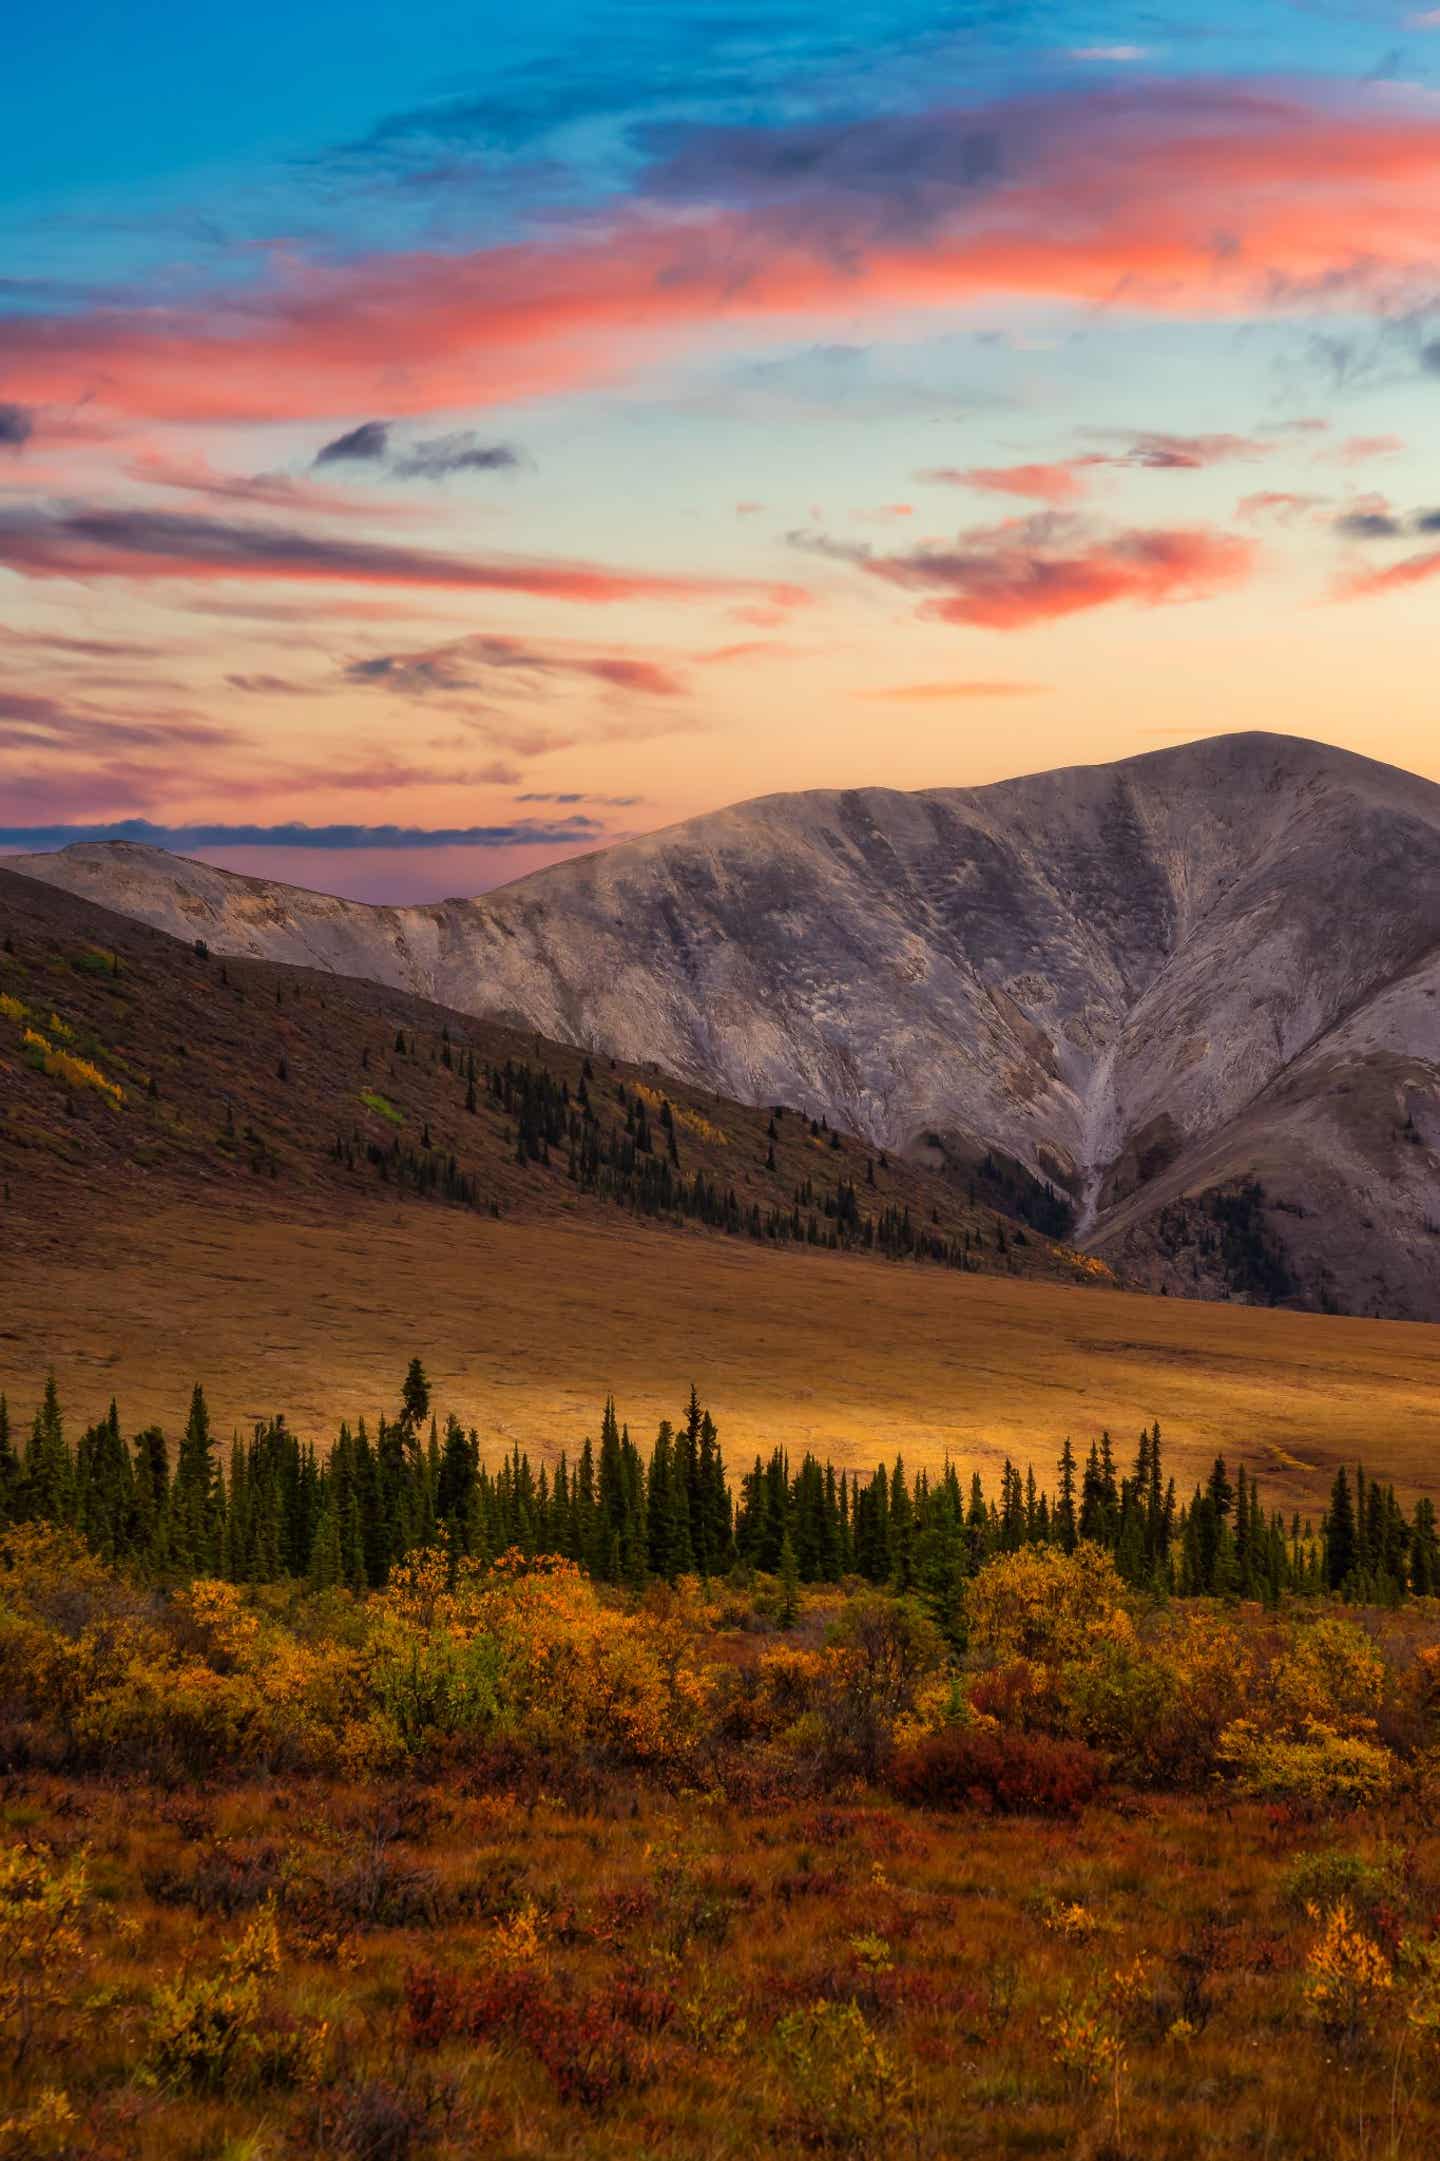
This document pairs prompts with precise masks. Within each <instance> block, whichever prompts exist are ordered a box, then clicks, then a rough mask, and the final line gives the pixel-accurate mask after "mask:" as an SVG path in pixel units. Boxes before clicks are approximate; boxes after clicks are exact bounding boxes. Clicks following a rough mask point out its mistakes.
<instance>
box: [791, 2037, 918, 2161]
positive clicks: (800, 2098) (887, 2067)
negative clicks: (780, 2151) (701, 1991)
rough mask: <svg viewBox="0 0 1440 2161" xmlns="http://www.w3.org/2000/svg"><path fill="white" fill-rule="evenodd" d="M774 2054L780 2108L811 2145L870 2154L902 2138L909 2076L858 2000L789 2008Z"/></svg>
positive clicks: (909, 2106)
mask: <svg viewBox="0 0 1440 2161" xmlns="http://www.w3.org/2000/svg"><path fill="white" fill-rule="evenodd" d="M773 2061H774V2072H775V2078H776V2083H777V2085H778V2088H779V2100H780V2113H781V2115H782V2117H783V2119H784V2120H785V2122H786V2124H787V2126H790V2127H792V2128H793V2129H794V2131H795V2132H796V2133H797V2134H798V2135H799V2136H800V2137H801V2138H802V2139H803V2140H804V2141H805V2142H806V2143H807V2144H810V2145H817V2146H826V2147H829V2148H831V2149H832V2150H836V2151H839V2152H844V2153H854V2154H868V2153H875V2152H880V2151H883V2150H885V2149H886V2148H887V2147H893V2146H894V2145H895V2144H896V2143H897V2134H898V2130H899V2125H900V2122H901V2120H902V2119H903V2118H904V2116H905V2115H906V2114H907V2113H908V2111H909V2110H910V2108H911V2106H912V2095H911V2088H910V2082H909V2079H908V2077H907V2075H906V2073H905V2072H904V2070H903V2069H902V2068H901V2065H900V2063H899V2061H898V2059H897V2058H896V2056H895V2055H894V2054H893V2052H892V2051H891V2049H890V2048H889V2046H888V2045H887V2044H886V2043H885V2042H884V2041H883V2040H882V2039H881V2037H880V2036H879V2035H878V2034H877V2033H876V2032H875V2030H874V2028H873V2027H872V2026H871V2025H870V2023H869V2021H868V2020H867V2019H866V2017H865V2014H864V2012H863V2011H861V2009H860V2008H859V2006H858V2005H857V2004H854V2003H836V2002H832V2001H828V2000H821V2001H819V2002H816V2003H812V2004H808V2005H806V2006H805V2007H804V2008H803V2009H802V2010H796V2011H790V2012H787V2013H786V2015H785V2016H784V2017H783V2018H782V2019H780V2020H779V2022H778V2023H777V2025H776V2027H775V2033H774V2041H773Z"/></svg>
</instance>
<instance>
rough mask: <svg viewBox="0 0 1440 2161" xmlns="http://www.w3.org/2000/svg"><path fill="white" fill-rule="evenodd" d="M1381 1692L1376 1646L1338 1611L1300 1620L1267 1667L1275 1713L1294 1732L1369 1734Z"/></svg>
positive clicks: (1382, 1681)
mask: <svg viewBox="0 0 1440 2161" xmlns="http://www.w3.org/2000/svg"><path fill="white" fill-rule="evenodd" d="M1384 1694H1385V1660H1384V1656H1383V1655H1382V1653H1381V1651H1380V1649H1379V1646H1378V1645H1377V1644H1376V1643H1374V1642H1373V1641H1372V1639H1371V1638H1370V1637H1369V1636H1368V1635H1367V1634H1366V1633H1365V1631H1364V1629H1363V1628H1360V1627H1358V1626H1357V1625H1356V1623H1355V1622H1354V1621H1347V1620H1344V1619H1342V1618H1341V1617H1340V1616H1339V1615H1338V1614H1329V1613H1327V1614H1322V1615H1320V1616H1319V1617H1318V1618H1317V1619H1315V1620H1307V1621H1302V1622H1300V1623H1299V1624H1298V1625H1297V1626H1296V1628H1295V1630H1294V1632H1293V1634H1292V1636H1291V1638H1290V1641H1289V1644H1288V1645H1287V1647H1286V1649H1285V1650H1284V1651H1283V1652H1282V1653H1281V1655H1280V1657H1279V1658H1278V1659H1277V1660H1276V1661H1275V1664H1274V1665H1273V1666H1272V1668H1271V1670H1270V1695H1271V1699H1272V1703H1273V1707H1274V1715H1275V1717H1276V1719H1277V1720H1278V1721H1280V1722H1281V1723H1283V1724H1284V1725H1285V1726H1286V1727H1287V1728H1289V1729H1290V1730H1292V1731H1295V1732H1303V1731H1304V1730H1305V1729H1306V1728H1307V1727H1308V1726H1310V1725H1324V1726H1326V1727H1328V1728H1330V1729H1332V1730H1334V1731H1336V1732H1340V1733H1358V1734H1365V1733H1373V1731H1374V1728H1375V1719H1376V1715H1377V1714H1378V1712H1379V1710H1380V1705H1381V1702H1382V1700H1383V1698H1384Z"/></svg>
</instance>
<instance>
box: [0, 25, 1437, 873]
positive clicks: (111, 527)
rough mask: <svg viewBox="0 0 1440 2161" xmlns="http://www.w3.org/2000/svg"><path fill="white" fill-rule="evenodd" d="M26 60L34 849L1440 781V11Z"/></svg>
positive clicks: (610, 829)
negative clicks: (880, 796) (1099, 782)
mask: <svg viewBox="0 0 1440 2161" xmlns="http://www.w3.org/2000/svg"><path fill="white" fill-rule="evenodd" d="M5 72H6V96H5V126H4V128H3V130H0V849H8V848H15V847H21V846H39V847H53V846H59V845H63V843H64V842H65V841H66V840H67V839H71V838H79V837H90V836H92V835H96V834H99V835H108V834H114V833H134V834H136V835H137V836H138V837H142V838H153V839H156V840H158V841H160V842H162V843H163V844H165V845H168V846H174V847H178V848H181V849H183V850H184V851H185V852H187V853H191V854H200V855H204V856H205V857H207V858H208V859H209V860H211V861H215V862H220V863H225V864H227V865H230V866H232V867H236V868H240V869H245V870H250V871H258V872H260V873H262V874H263V875H266V876H271V877H280V878H289V879H293V880H295V881H296V882H299V883H303V884H308V885H315V886H323V887H327V888H330V889H333V890H337V891H343V892H346V893H352V894H358V895H361V896H365V897H387V898H389V897H404V898H425V897H431V896H436V895H440V894H446V893H462V892H473V891H477V890H479V889H480V888H482V887H485V886H489V885H493V884H495V883H498V882H500V881H502V880H504V879H508V878H512V877H516V876H519V875H521V874H523V873H524V872H525V871H527V870H530V869H533V868H536V867H538V866H539V865H541V864H542V863H545V862H548V861H552V860H554V859H555V858H556V857H558V856H560V855H563V854H567V853H571V852H574V851H575V850H576V849H578V848H588V847H594V846H596V845H599V844H601V843H603V842H605V841H607V840H609V839H613V838H616V837H619V836H621V835H624V834H626V833H633V832H638V831H643V830H647V829H649V828H652V827H655V826H658V825H663V824H668V823H670V822H672V821H673V820H675V819H677V818H682V817H687V816H689V815H691V814H692V813H694V812H697V811H701V810H705V809H710V808H714V807H717V806H719V805H721V804H724V803H728V802H733V801H736V800H738V799H742V798H744V797H747V796H753V795H758V794H764V793H768V792H770V791H772V790H775V789H789V788H806V787H848V786H855V785H862V784H882V785H886V786H893V787H900V788H916V787H928V786H956V785H968V784H973V783H977V782H983V781H987V780H994V779H998V778H1001V777H1003V776H1005V775H1008V774H1011V773H1015V772H1022V771H1027V770H1034V769H1036V768H1041V767H1046V766H1052V765H1060V764H1067V763H1076V762H1083V761H1090V760H1095V759H1103V758H1111V757H1119V756H1124V755H1126V754H1129V753H1131V752H1135V751H1142V750H1153V749H1156V748H1159V747H1161V746H1162V745H1164V744H1165V743H1167V742H1173V741H1178V740H1181V739H1184V738H1186V737H1190V736H1196V735H1205V734H1211V733H1215V732H1217V731H1220V730H1223V729H1232V728H1254V727H1265V728H1274V729H1279V730H1284V731H1287V732H1291V733H1295V734H1302V735H1312V736H1316V737H1319V738H1321V739H1323V740H1325V741H1329V742H1334V743H1339V744H1344V745H1346V746H1348V747H1350V748H1352V749H1355V750H1358V751H1363V752H1365V753H1367V754H1369V755H1371V756H1375V757H1379V758H1384V759H1388V760H1391V761H1393V762H1394V763H1396V764H1401V765H1405V766H1409V767H1411V768H1413V769H1415V770H1417V771H1420V772H1423V773H1428V774H1430V775H1431V776H1432V777H1435V778H1437V779H1440V706H1437V697H1436V689H1435V674H1436V655H1437V638H1436V629H1435V626H1436V621H1437V612H1440V470H1437V463H1436V459H1437V452H1440V8H1437V9H1436V10H1434V11H1433V12H1431V11H1428V10H1427V9H1425V8H1424V7H1423V6H1421V7H1419V8H1414V7H1400V6H1394V5H1392V4H1391V0H1353V4H1351V0H1217V4H1216V5H1214V6H1211V7H1209V8H1207V9H1205V10H1203V11H1202V10H1200V9H1198V8H1195V7H1191V6H1188V5H1176V6H1175V7H1173V8H1168V9H1167V8H1166V7H1165V6H1164V5H1162V4H1157V5H1153V6H1140V5H1124V4H1118V0H1095V4H1094V5H1091V6H1088V7H1083V6H1078V5H1072V4H1069V0H1061V4H1054V5H1027V4H1026V0H960V4H957V5H953V6H949V7H940V6H937V5H933V4H927V0H873V4H869V5H865V4H860V0H857V4H855V5H853V6H850V7H835V6H834V5H833V4H830V0H827V4H825V5H819V4H815V0H766V4H765V5H759V4H754V5H752V4H751V0H715V4H708V0H664V4H661V0H625V4H623V5H622V4H618V0H604V4H601V0H591V4H590V5H588V6H586V5H576V4H562V0H530V4H529V5H527V6H525V7H523V8H515V9H497V8H494V7H491V6H477V5H475V4H474V0H471V4H469V5H463V6H462V5H459V4H456V0H416V4H415V5H413V6H411V7H409V8H397V7H396V6H394V5H393V0H386V4H382V0H349V4H347V5H346V6H344V7H343V8H342V7H341V6H339V5H337V4H335V0H307V4H306V5H303V6H296V5H295V4H294V0H288V4H286V5H283V6H282V5H280V4H278V0H253V4H252V5H250V6H249V7H248V8H247V9H244V10H213V9H209V8H193V9H189V10H180V9H176V8H175V7H174V6H173V4H171V0H163V4H162V0H107V4H103V5H102V4H100V0H88V4H82V0H52V4H51V5H49V6H47V7H45V8H40V7H35V6H29V7H24V8H22V9H20V10H17V11H16V12H15V15H14V18H13V19H12V20H11V22H10V23H9V25H8V28H7V33H6V61H5ZM297 828H308V829H314V830H311V831H300V832H297V830H296V829H297ZM377 828H387V829H393V830H392V831H389V832H377V830H376V829H377Z"/></svg>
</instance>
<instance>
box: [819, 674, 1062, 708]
mask: <svg viewBox="0 0 1440 2161" xmlns="http://www.w3.org/2000/svg"><path fill="white" fill-rule="evenodd" d="M1049 688H1050V685H1049V684H1048V683H1013V682H1006V681H1003V680H1000V681H995V680H985V679H976V680H972V681H962V682H956V683H887V684H884V685H882V686H881V687H880V688H879V689H878V690H857V691H855V692H854V693H853V695H854V696H855V697H857V698H866V699H875V700H878V701H880V702H881V703H883V704H886V705H948V704H949V703H950V702H951V700H952V699H953V700H954V701H955V702H957V703H968V702H969V701H971V700H983V699H986V698H1035V697H1038V696H1039V695H1040V693H1041V692H1042V691H1046V690H1049Z"/></svg>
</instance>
